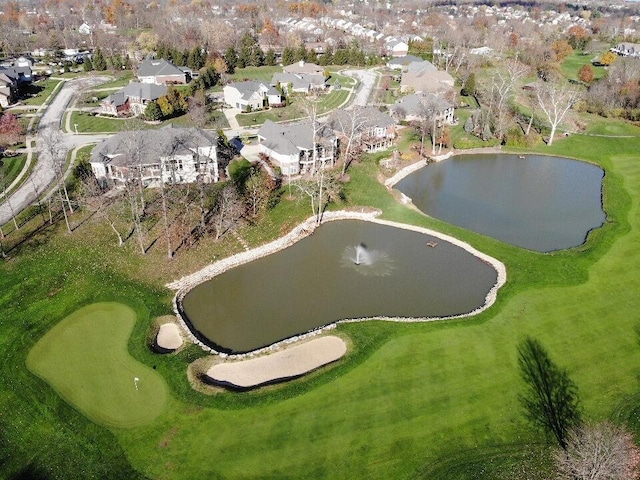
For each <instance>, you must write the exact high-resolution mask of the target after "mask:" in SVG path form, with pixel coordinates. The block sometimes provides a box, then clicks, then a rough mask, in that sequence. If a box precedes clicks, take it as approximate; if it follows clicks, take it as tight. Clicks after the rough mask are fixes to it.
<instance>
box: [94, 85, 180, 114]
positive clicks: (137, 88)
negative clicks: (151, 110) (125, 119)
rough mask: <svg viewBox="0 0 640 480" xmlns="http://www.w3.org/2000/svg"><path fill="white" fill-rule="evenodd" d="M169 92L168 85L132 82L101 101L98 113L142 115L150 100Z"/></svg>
mask: <svg viewBox="0 0 640 480" xmlns="http://www.w3.org/2000/svg"><path fill="white" fill-rule="evenodd" d="M166 94H167V86H166V85H156V84H154V83H138V82H131V83H130V84H129V85H127V86H126V87H124V88H123V89H122V90H119V91H117V92H116V93H112V94H111V95H109V96H108V97H106V98H105V99H104V100H102V102H101V103H100V106H99V107H98V113H102V114H105V115H116V116H120V115H141V114H142V113H144V111H145V109H146V108H147V105H148V104H149V102H152V101H154V100H157V99H159V98H160V97H162V96H164V95H166Z"/></svg>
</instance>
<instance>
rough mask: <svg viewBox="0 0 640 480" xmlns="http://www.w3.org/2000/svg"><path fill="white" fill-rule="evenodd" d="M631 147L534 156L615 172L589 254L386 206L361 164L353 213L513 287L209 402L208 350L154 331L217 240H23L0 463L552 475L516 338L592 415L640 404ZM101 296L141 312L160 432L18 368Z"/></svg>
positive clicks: (266, 229) (324, 474)
mask: <svg viewBox="0 0 640 480" xmlns="http://www.w3.org/2000/svg"><path fill="white" fill-rule="evenodd" d="M635 133H636V134H640V129H635ZM638 149H640V138H633V139H624V140H621V139H618V138H600V137H585V136H580V135H573V136H571V137H569V138H559V139H558V140H557V141H556V142H554V145H553V147H549V148H547V147H545V146H542V147H539V148H538V149H537V151H538V152H540V153H549V154H554V155H566V156H570V157H574V158H576V157H577V158H582V159H585V160H588V161H592V162H595V163H598V164H600V165H602V166H603V167H604V168H605V169H606V171H607V175H606V176H605V180H604V182H605V188H604V202H605V210H606V211H607V214H608V219H607V223H606V224H605V226H604V227H603V228H600V229H598V230H595V231H593V232H592V233H591V235H590V236H589V240H588V242H587V244H586V245H584V246H581V247H577V248H575V249H572V250H569V251H562V252H554V253H551V254H542V253H535V252H531V251H526V250H522V249H519V248H516V247H512V246H509V245H506V244H503V243H501V242H499V241H496V240H493V239H490V238H487V237H483V236H481V235H478V234H475V233H472V232H469V231H465V230H463V229H461V228H458V227H455V226H452V225H449V224H446V223H444V222H441V221H438V220H435V219H432V218H429V217H427V216H425V215H422V214H421V213H419V212H417V211H416V210H414V209H412V208H408V207H407V206H404V205H401V204H400V203H398V202H396V201H395V200H394V199H393V197H392V195H391V194H390V193H389V192H388V191H387V190H386V188H385V187H384V186H382V185H381V184H380V183H379V182H378V181H377V175H378V173H379V171H378V169H377V167H376V165H375V164H374V163H373V162H366V161H365V162H362V163H360V164H358V165H354V166H353V168H352V170H350V176H351V182H350V183H348V184H347V185H346V186H345V195H346V198H347V201H348V202H349V204H351V205H370V206H372V207H375V208H379V209H381V210H382V211H383V212H384V214H383V216H384V217H385V218H387V219H391V220H395V221H400V222H406V223H411V224H415V225H420V226H425V227H429V228H435V229H437V230H440V231H442V232H444V233H447V234H451V235H454V236H456V237H458V238H461V239H463V240H465V241H468V242H469V243H471V244H472V245H473V246H474V247H476V248H478V249H480V250H481V251H483V252H485V253H487V254H489V255H491V256H494V257H495V258H498V259H499V260H501V261H503V262H504V263H505V264H506V266H507V270H508V277H507V284H506V285H505V287H503V288H502V289H501V291H500V293H499V295H498V300H497V302H496V304H495V305H494V306H493V307H492V308H490V309H489V310H487V311H485V312H484V313H482V314H480V315H478V316H477V317H474V318H468V319H462V320H452V321H443V322H435V323H427V324H396V323H386V322H368V323H360V324H347V325H342V326H340V327H338V329H337V333H338V334H340V335H347V336H348V337H349V338H350V339H351V342H352V344H353V349H352V350H351V351H350V352H349V353H348V354H347V356H346V357H345V359H344V360H342V361H341V362H340V363H339V364H337V365H336V366H335V367H334V368H331V369H328V370H326V371H323V370H321V371H319V372H318V373H316V374H314V375H312V376H309V377H307V378H303V379H300V380H297V381H295V382H291V383H289V384H284V385H280V386H276V387H270V388H267V389H265V390H262V391H256V392H252V393H237V394H236V393H222V394H218V395H214V396H206V395H203V394H200V393H197V392H195V391H194V390H192V389H191V387H190V386H189V383H188V381H187V379H186V374H185V372H186V367H187V365H188V364H189V363H190V362H192V361H193V360H195V359H196V358H199V357H202V356H204V353H203V352H202V351H201V350H200V349H199V348H196V347H189V348H186V349H185V350H183V351H181V352H180V353H178V354H176V355H169V356H160V355H156V354H153V353H152V352H151V351H150V350H149V349H148V347H147V336H148V334H149V331H150V328H151V323H152V321H151V318H152V317H155V316H158V315H164V314H168V313H170V311H171V310H170V300H171V296H172V293H171V292H169V291H168V290H166V289H165V288H164V287H163V285H164V283H165V282H167V281H169V280H173V279H176V278H179V277H180V276H182V275H183V274H185V273H188V272H190V271H194V270H195V268H197V266H198V265H204V264H206V263H209V262H210V261H212V260H213V259H214V258H216V257H215V255H219V254H220V252H221V250H220V249H221V248H222V249H224V246H223V245H220V244H216V243H215V242H206V243H205V244H204V245H202V246H200V247H198V248H196V249H193V250H192V251H187V252H185V254H184V255H183V256H179V257H177V258H176V259H174V260H172V261H170V262H167V261H166V260H164V259H163V258H162V257H163V255H162V252H159V251H160V250H162V248H158V249H155V250H157V251H154V250H152V251H151V252H150V253H149V254H148V255H147V256H145V257H142V256H140V255H139V254H136V253H135V247H134V246H131V245H125V246H124V247H122V248H120V249H118V248H117V247H115V246H114V245H113V241H112V239H108V234H107V233H105V232H108V227H105V226H104V225H97V224H93V225H92V224H89V225H87V226H83V227H81V228H79V229H78V230H77V231H76V232H74V234H72V235H66V234H62V233H59V232H62V230H64V227H61V228H59V229H58V230H59V232H45V233H43V234H42V235H40V236H39V237H38V242H37V243H38V244H39V246H35V245H32V244H26V245H23V246H22V247H20V248H19V250H18V251H17V252H16V253H15V256H14V258H13V260H12V261H10V262H3V263H0V292H2V293H1V294H0V308H1V309H2V311H3V316H2V318H1V319H0V346H1V347H2V348H1V349H0V352H1V353H0V355H1V357H2V362H0V381H1V382H2V384H3V385H4V388H3V389H1V390H0V405H1V406H2V411H3V412H5V414H4V415H3V416H2V417H1V418H0V425H1V426H2V428H1V429H0V440H2V441H0V451H1V454H2V457H0V458H3V459H4V463H2V464H0V469H2V470H3V471H6V472H8V473H9V474H14V473H15V472H22V471H25V470H27V471H28V470H29V469H35V470H36V471H39V470H38V469H44V468H45V466H46V468H47V470H46V471H47V472H48V474H49V475H50V476H52V477H53V478H73V477H79V476H80V477H83V478H88V477H91V476H95V477H97V478H138V477H140V476H146V477H149V478H164V479H191V478H234V479H238V478H244V479H249V478H372V479H375V478H380V479H387V478H414V479H418V478H424V479H428V480H434V479H435V480H437V479H452V478H474V479H481V480H484V479H486V480H493V479H505V480H506V479H508V480H516V479H518V480H520V479H521V478H523V476H522V469H521V468H520V467H521V466H522V465H525V467H526V471H527V472H529V474H527V475H526V478H528V479H533V480H536V479H540V480H542V479H546V478H550V476H551V475H549V458H550V456H549V453H548V450H547V449H546V448H545V447H544V446H543V445H541V443H540V440H541V437H540V435H539V434H538V433H537V432H535V431H534V430H532V428H531V427H530V426H529V424H528V423H527V422H526V420H525V418H524V415H523V413H522V410H521V408H520V406H519V403H518V393H519V391H521V388H522V384H521V382H520V380H519V377H518V367H517V360H516V345H517V343H518V342H519V341H520V340H522V338H523V337H524V336H525V335H531V336H533V337H535V338H537V339H539V340H540V341H541V342H542V343H543V344H544V345H545V347H546V348H547V349H548V351H549V353H550V355H551V357H552V359H553V360H554V361H556V362H557V363H558V364H559V365H561V366H563V367H566V368H567V369H568V372H569V375H570V376H571V378H572V379H573V380H574V381H575V382H576V384H577V385H578V387H579V389H580V396H581V399H582V403H583V406H584V412H585V416H586V417H587V418H589V419H592V420H601V419H604V418H608V417H610V416H611V415H612V414H613V413H614V412H616V414H617V415H618V418H626V417H625V414H628V415H630V412H632V411H633V410H634V409H636V408H639V407H640V404H638V399H637V397H633V395H635V394H638V393H639V391H640V385H639V384H638V380H637V379H638V375H639V374H640V367H638V365H640V347H638V344H637V335H636V333H635V332H636V328H637V327H638V325H639V324H640V317H638V313H637V312H638V310H639V309H640V299H639V298H638V295H637V292H638V291H639V290H640V277H639V276H638V275H637V271H638V268H639V267H640V258H639V257H638V255H637V245H638V243H639V242H640V215H639V213H640V212H639V211H638V210H639V209H640V205H639V204H638V202H637V199H638V198H640V165H639V164H638V162H637V161H636V160H635V157H636V153H635V152H637V151H638ZM632 200H633V201H632ZM307 209H308V205H306V204H304V205H302V204H296V202H291V201H287V200H284V199H283V200H282V202H281V204H280V205H279V206H278V207H277V208H276V209H275V210H273V211H272V212H270V217H269V218H270V221H269V222H267V223H266V224H265V225H264V226H263V227H260V228H259V229H258V230H254V232H258V231H261V232H262V234H259V233H255V234H254V237H253V238H254V239H255V241H256V242H261V241H264V240H266V239H268V238H273V236H276V235H279V234H281V233H282V232H284V231H288V229H290V228H291V227H292V226H293V225H294V224H295V223H296V221H298V220H299V219H300V218H303V217H304V216H306V214H307V213H306V212H307ZM228 241H229V242H231V239H229V240H228ZM225 242H227V240H225ZM252 244H253V242H252ZM225 245H227V246H228V247H230V248H232V250H233V251H240V250H241V249H242V245H240V244H239V243H238V244H237V245H233V244H232V243H225ZM154 252H155V253H154ZM26 253H28V255H27V254H26ZM228 253H229V252H228V251H227V253H226V254H228ZM248 294H250V293H248ZM99 301H117V302H120V303H123V304H125V305H129V306H130V307H131V308H132V309H133V310H134V311H135V313H136V315H137V318H138V320H137V321H136V322H135V325H134V326H133V330H132V332H131V336H130V339H129V342H128V350H129V353H130V354H131V356H132V357H133V358H134V359H136V360H137V361H138V362H140V363H143V364H145V365H146V366H147V367H150V368H155V370H156V371H157V372H158V373H159V374H160V375H161V376H162V377H163V378H164V379H165V381H166V382H167V384H168V385H169V390H170V399H169V400H168V404H167V407H166V409H165V410H164V414H163V415H162V416H158V417H156V419H155V420H154V421H152V422H151V423H147V424H145V425H142V426H139V427H135V428H115V427H112V428H109V429H107V428H103V427H98V426H96V425H95V424H93V423H91V422H90V421H89V420H88V419H87V418H86V417H84V416H82V415H81V414H80V413H78V412H77V411H76V410H75V409H73V408H72V407H70V406H69V405H68V404H67V403H66V402H65V401H64V400H62V399H61V398H60V397H59V396H58V395H57V394H56V393H55V391H54V390H53V389H52V388H50V387H49V386H48V385H47V384H46V383H45V382H43V381H42V380H40V379H39V378H37V377H35V376H34V375H32V374H31V373H30V372H28V371H27V369H26V367H25V359H26V356H27V352H29V351H30V350H31V349H32V348H33V346H34V345H35V344H36V343H37V342H38V341H39V340H40V339H41V338H43V336H45V335H46V334H47V332H49V331H53V330H51V329H52V328H53V327H54V325H56V324H57V323H58V322H60V321H61V320H63V319H64V318H66V317H68V316H69V315H70V314H72V313H73V312H75V311H76V310H78V309H79V308H81V307H82V306H85V305H89V304H91V303H94V302H99ZM45 338H46V337H45ZM634 398H635V400H633V399H634ZM618 407H620V408H618ZM636 433H640V432H636ZM523 462H524V464H523ZM78 465H82V466H83V468H84V471H83V472H82V474H80V473H78V471H77V470H76V469H77V468H78ZM525 467H523V468H525ZM107 471H108V472H109V474H107V473H106V472H107Z"/></svg>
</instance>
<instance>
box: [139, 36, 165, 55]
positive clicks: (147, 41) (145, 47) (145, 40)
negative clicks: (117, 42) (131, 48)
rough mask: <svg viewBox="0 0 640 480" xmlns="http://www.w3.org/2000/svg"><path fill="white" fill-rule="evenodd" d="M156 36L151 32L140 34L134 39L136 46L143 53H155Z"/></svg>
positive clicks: (156, 45) (156, 46)
mask: <svg viewBox="0 0 640 480" xmlns="http://www.w3.org/2000/svg"><path fill="white" fill-rule="evenodd" d="M158 40H159V38H158V35H157V34H155V33H153V32H142V33H141V34H140V35H138V38H136V44H137V45H138V47H139V48H140V49H141V50H142V51H143V52H145V53H151V52H155V51H156V49H157V48H158Z"/></svg>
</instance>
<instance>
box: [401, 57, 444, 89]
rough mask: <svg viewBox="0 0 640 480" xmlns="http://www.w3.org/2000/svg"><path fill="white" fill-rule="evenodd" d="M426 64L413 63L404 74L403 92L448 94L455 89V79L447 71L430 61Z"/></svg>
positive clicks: (402, 80) (402, 81)
mask: <svg viewBox="0 0 640 480" xmlns="http://www.w3.org/2000/svg"><path fill="white" fill-rule="evenodd" d="M423 63H424V64H425V65H422V64H416V63H412V64H410V65H409V67H408V70H407V72H405V73H403V74H402V79H401V80H400V91H401V92H402V93H406V92H413V93H433V94H438V95H440V96H447V95H449V94H451V93H452V92H453V90H454V88H453V87H454V83H455V81H454V79H453V77H452V76H451V75H450V74H449V73H448V72H445V71H442V70H438V69H437V68H435V67H434V66H433V65H432V64H431V63H429V62H423Z"/></svg>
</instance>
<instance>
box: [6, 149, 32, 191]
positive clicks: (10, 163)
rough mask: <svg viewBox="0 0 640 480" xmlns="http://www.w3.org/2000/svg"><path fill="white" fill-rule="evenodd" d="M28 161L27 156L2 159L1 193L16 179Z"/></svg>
mask: <svg viewBox="0 0 640 480" xmlns="http://www.w3.org/2000/svg"><path fill="white" fill-rule="evenodd" d="M26 161H27V156H26V155H25V154H22V155H16V156H15V157H9V158H0V191H2V190H3V188H4V186H5V185H6V186H7V187H8V186H9V185H10V184H11V182H13V181H14V180H15V179H16V177H17V176H18V175H19V174H20V172H21V171H22V168H23V167H24V164H25V162H26Z"/></svg>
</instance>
